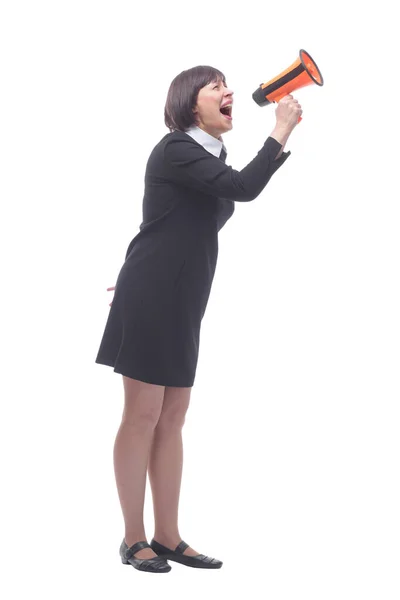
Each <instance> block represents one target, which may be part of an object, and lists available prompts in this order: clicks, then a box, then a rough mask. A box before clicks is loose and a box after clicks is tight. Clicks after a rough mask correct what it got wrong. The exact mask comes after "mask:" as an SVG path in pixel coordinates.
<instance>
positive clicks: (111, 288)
mask: <svg viewBox="0 0 400 600" xmlns="http://www.w3.org/2000/svg"><path fill="white" fill-rule="evenodd" d="M112 290H115V285H114V287H109V288H107V292H111V291H112ZM111 304H112V300H111V302H110V304H109V305H108V306H111Z"/></svg>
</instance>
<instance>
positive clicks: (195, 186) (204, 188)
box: [95, 66, 302, 573]
mask: <svg viewBox="0 0 400 600" xmlns="http://www.w3.org/2000/svg"><path fill="white" fill-rule="evenodd" d="M232 105H233V91H232V90H231V89H229V88H228V87H227V86H226V80H225V76H224V75H223V73H221V72H220V71H219V70H218V69H215V68H212V67H208V66H198V67H194V68H192V69H189V70H186V71H183V72H182V73H180V74H179V75H178V76H177V77H175V79H174V80H173V81H172V83H171V85H170V88H169V91H168V95H167V100H166V105H165V114H164V116H165V124H166V126H167V127H168V129H169V130H170V133H168V134H166V135H165V136H164V137H163V138H162V139H161V140H160V141H159V142H158V143H157V145H156V146H155V147H154V149H153V150H152V152H151V154H150V157H149V159H148V162H147V166H146V173H145V189H144V198H143V221H142V224H141V225H140V227H139V229H140V231H139V233H138V234H137V235H136V237H134V239H133V240H132V241H131V243H130V244H129V247H128V249H127V253H126V257H125V262H124V264H123V266H122V268H121V270H120V273H119V275H118V278H117V282H116V285H115V288H109V289H115V294H114V299H113V301H112V303H111V304H110V306H111V309H110V313H109V316H108V320H107V323H106V326H105V330H104V334H103V338H102V340H101V344H100V348H99V351H98V355H97V358H96V361H95V362H96V363H99V364H103V365H108V366H112V367H113V368H114V371H115V372H116V373H119V374H121V375H122V379H123V385H124V392H125V406H124V412H123V415H122V422H121V426H120V428H119V431H118V433H117V437H116V440H115V446H114V466H115V477H116V483H117V488H118V494H119V498H120V502H121V508H122V512H123V517H124V521H125V536H124V539H123V541H122V543H121V546H120V556H121V560H122V562H123V563H124V564H131V565H132V566H134V567H135V568H137V569H139V570H142V571H151V572H155V573H166V572H168V571H170V569H171V567H170V565H169V564H168V562H167V560H173V561H177V562H180V563H182V564H184V565H188V566H191V567H200V568H211V569H215V568H220V567H221V566H222V562H221V561H219V560H216V559H214V558H210V557H208V556H205V555H204V554H200V553H199V552H197V550H194V549H193V548H192V547H190V546H189V545H188V544H186V543H185V542H184V541H183V540H182V538H181V535H180V532H179V527H178V504H179V494H180V486H181V477H182V464H183V448H182V427H183V424H184V422H185V414H186V411H187V409H188V406H189V400H190V393H191V389H192V386H193V383H194V379H195V374H196V367H197V359H198V352H199V342H200V326H201V321H202V318H203V316H204V313H205V310H206V306H207V302H208V298H209V294H210V290H211V285H212V281H213V277H214V272H215V267H216V263H217V255H218V232H219V231H220V229H221V228H222V227H223V226H224V225H225V223H226V222H227V220H228V219H229V218H230V217H231V216H232V214H233V212H234V209H235V202H250V201H251V200H254V199H255V198H257V196H258V195H259V194H260V193H261V192H262V191H263V189H264V188H265V186H266V185H267V183H268V181H269V180H270V178H271V176H272V175H273V174H274V173H275V171H277V169H279V167H281V165H282V164H283V163H284V162H285V160H286V159H287V158H288V156H289V154H290V152H284V151H283V150H284V147H285V144H286V142H287V140H288V138H289V136H290V134H291V132H292V131H293V129H294V128H295V127H296V125H297V122H298V118H299V116H300V115H301V114H302V110H301V106H300V105H299V103H298V101H297V100H295V99H294V98H293V96H291V95H289V96H286V97H285V98H283V99H282V100H281V101H280V102H279V103H278V105H277V108H276V111H275V114H276V125H275V127H274V129H273V130H272V132H271V133H270V135H269V136H268V137H267V138H266V141H265V143H264V145H263V147H262V148H261V149H260V150H259V151H258V153H257V155H256V156H255V158H254V159H253V160H252V161H251V162H250V163H249V164H248V165H247V166H246V167H245V168H244V169H242V170H241V171H236V170H235V169H233V168H232V167H230V166H227V165H226V164H225V159H226V148H225V146H224V142H223V139H222V135H223V134H225V133H227V132H228V131H230V130H231V129H232ZM147 471H148V473H149V480H150V484H151V490H152V496H153V507H154V518H155V531H154V537H153V540H152V541H151V544H148V542H147V539H146V534H145V528H144V522H143V509H144V500H145V487H146V474H147Z"/></svg>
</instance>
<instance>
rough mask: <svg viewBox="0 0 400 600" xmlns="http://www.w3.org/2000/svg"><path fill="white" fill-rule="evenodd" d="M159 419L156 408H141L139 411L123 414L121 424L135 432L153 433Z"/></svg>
mask: <svg viewBox="0 0 400 600" xmlns="http://www.w3.org/2000/svg"><path fill="white" fill-rule="evenodd" d="M159 418H160V411H159V410H158V409H156V408H151V407H147V408H142V409H141V410H136V411H132V412H130V413H127V412H126V411H125V412H124V415H123V417H122V422H123V423H125V424H126V425H128V426H129V427H131V428H133V429H134V430H135V431H137V432H143V433H146V432H153V431H154V429H155V428H156V426H157V423H158V421H159Z"/></svg>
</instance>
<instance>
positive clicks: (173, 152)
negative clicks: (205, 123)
mask: <svg viewBox="0 0 400 600" xmlns="http://www.w3.org/2000/svg"><path fill="white" fill-rule="evenodd" d="M184 136H185V137H187V140H186V139H185V138H184V137H183V136H182V137H181V136H179V137H171V138H170V139H169V140H167V142H166V144H165V147H164V167H165V176H166V178H168V179H170V180H171V181H173V182H174V183H177V184H180V185H184V186H186V187H188V188H191V189H195V190H197V191H199V192H202V193H204V194H209V195H211V196H217V197H223V198H227V199H230V200H235V201H237V202H248V201H250V200H254V199H255V198H257V196H258V195H259V194H260V193H261V192H262V191H263V189H264V188H265V186H266V185H267V183H268V181H269V180H270V179H271V177H272V175H273V174H274V173H275V171H277V170H278V169H279V167H280V166H281V165H282V164H283V163H284V162H285V160H286V159H287V158H288V156H289V155H290V152H283V153H282V155H281V156H280V157H279V158H278V159H277V160H275V157H276V156H277V154H278V152H279V151H280V149H281V148H282V144H280V143H279V142H278V141H277V140H275V139H274V138H272V137H268V138H267V140H266V141H265V143H264V146H263V147H262V148H261V150H260V151H259V152H258V153H257V156H256V157H255V158H253V160H252V161H251V162H250V163H249V164H248V165H247V166H246V167H245V168H244V169H242V170H241V171H236V170H235V169H233V168H232V167H230V166H227V165H226V164H225V163H224V162H223V161H222V160H220V159H219V158H216V157H215V156H213V155H212V154H210V152H207V150H206V149H205V148H203V147H202V146H201V145H200V144H198V143H197V142H195V141H194V140H192V139H191V138H190V137H189V136H187V134H184Z"/></svg>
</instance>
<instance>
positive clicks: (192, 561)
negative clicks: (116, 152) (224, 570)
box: [150, 538, 222, 569]
mask: <svg viewBox="0 0 400 600" xmlns="http://www.w3.org/2000/svg"><path fill="white" fill-rule="evenodd" d="M150 547H151V549H152V550H153V552H155V553H156V554H158V555H159V556H160V557H162V558H165V560H174V561H175V562H178V563H181V564H182V565H186V566H187V567H196V568H199V569H220V568H221V567H222V562H221V561H220V560H217V559H216V558H211V557H210V556H205V555H204V554H196V555H195V556H188V555H187V554H183V553H184V552H185V550H186V548H189V544H187V543H186V542H184V541H183V540H182V541H181V542H180V544H178V545H177V547H176V548H175V550H171V548H167V547H166V546H163V545H162V544H159V543H158V542H156V540H155V539H154V538H153V539H152V540H151V542H150Z"/></svg>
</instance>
